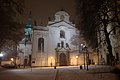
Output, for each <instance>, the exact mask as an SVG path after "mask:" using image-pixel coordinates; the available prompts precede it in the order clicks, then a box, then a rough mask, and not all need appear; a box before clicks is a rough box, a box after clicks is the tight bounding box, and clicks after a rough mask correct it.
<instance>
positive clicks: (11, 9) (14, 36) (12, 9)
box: [0, 0, 24, 48]
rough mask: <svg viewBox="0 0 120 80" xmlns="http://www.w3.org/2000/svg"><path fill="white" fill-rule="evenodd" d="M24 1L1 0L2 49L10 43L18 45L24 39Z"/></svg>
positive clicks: (0, 40)
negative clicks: (22, 18) (22, 21)
mask: <svg viewBox="0 0 120 80" xmlns="http://www.w3.org/2000/svg"><path fill="white" fill-rule="evenodd" d="M23 12H24V0H0V48H1V47H2V46H4V45H5V44H7V43H9V41H10V42H11V41H12V42H14V44H17V43H18V41H19V40H20V39H21V37H22V33H23V32H22V29H23V27H24V26H23V24H22V23H21V20H20V18H21V17H22V14H23Z"/></svg>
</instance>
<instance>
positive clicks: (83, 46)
mask: <svg viewBox="0 0 120 80" xmlns="http://www.w3.org/2000/svg"><path fill="white" fill-rule="evenodd" d="M81 46H82V52H83V54H84V69H85V53H84V51H85V45H84V44H81Z"/></svg>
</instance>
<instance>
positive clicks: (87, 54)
mask: <svg viewBox="0 0 120 80" xmlns="http://www.w3.org/2000/svg"><path fill="white" fill-rule="evenodd" d="M85 52H86V63H87V70H88V63H89V53H88V50H87V47H86V46H85Z"/></svg>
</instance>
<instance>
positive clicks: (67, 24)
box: [48, 21, 75, 29]
mask: <svg viewBox="0 0 120 80" xmlns="http://www.w3.org/2000/svg"><path fill="white" fill-rule="evenodd" d="M60 26H65V27H67V28H69V29H75V25H74V24H72V23H68V22H66V21H58V22H54V23H51V24H48V27H60Z"/></svg>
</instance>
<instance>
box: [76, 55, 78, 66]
mask: <svg viewBox="0 0 120 80" xmlns="http://www.w3.org/2000/svg"><path fill="white" fill-rule="evenodd" d="M76 62H77V65H78V56H76Z"/></svg>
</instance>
